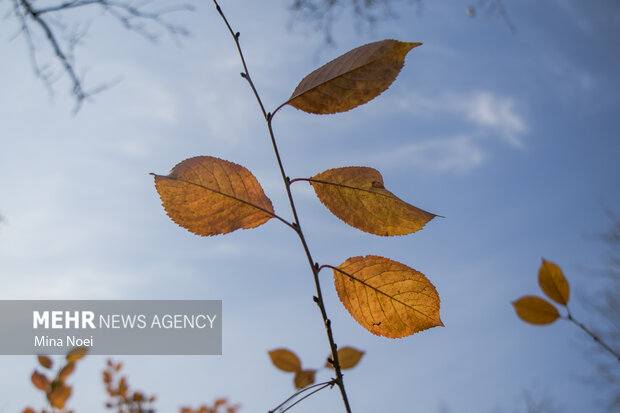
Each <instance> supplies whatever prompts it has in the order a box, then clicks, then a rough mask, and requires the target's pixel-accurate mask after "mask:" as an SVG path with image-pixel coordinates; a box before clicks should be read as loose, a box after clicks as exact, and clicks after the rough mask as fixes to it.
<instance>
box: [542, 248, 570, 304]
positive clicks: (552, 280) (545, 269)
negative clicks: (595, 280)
mask: <svg viewBox="0 0 620 413" xmlns="http://www.w3.org/2000/svg"><path fill="white" fill-rule="evenodd" d="M538 285H540V288H541V289H542V290H543V292H544V293H545V294H546V295H547V297H549V298H551V299H552V300H553V301H555V302H556V303H558V304H562V305H566V304H568V300H569V298H570V287H569V285H568V281H567V280H566V278H564V274H563V273H562V269H561V268H560V267H559V266H558V265H557V264H554V263H553V262H551V261H545V260H544V259H543V260H542V264H541V266H540V270H539V271H538Z"/></svg>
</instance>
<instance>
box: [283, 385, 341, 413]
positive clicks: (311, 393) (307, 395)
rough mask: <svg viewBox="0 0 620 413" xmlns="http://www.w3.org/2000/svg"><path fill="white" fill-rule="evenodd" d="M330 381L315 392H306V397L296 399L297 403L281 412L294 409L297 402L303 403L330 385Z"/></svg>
mask: <svg viewBox="0 0 620 413" xmlns="http://www.w3.org/2000/svg"><path fill="white" fill-rule="evenodd" d="M329 385H330V383H327V384H325V385H324V386H323V387H319V388H318V389H316V390H314V391H313V392H310V393H308V394H306V395H305V396H304V397H302V398H301V399H299V400H297V401H295V403H293V404H291V405H290V406H289V407H287V408H286V409H284V410H282V411H281V413H284V412H287V411H289V410H290V409H292V408H293V407H294V406H295V405H296V404H297V403H301V402H302V401H304V400H305V399H307V398H308V397H310V396H312V395H313V394H314V393H317V392H320V391H321V390H323V389H324V388H326V387H327V386H329Z"/></svg>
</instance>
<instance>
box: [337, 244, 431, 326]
mask: <svg viewBox="0 0 620 413" xmlns="http://www.w3.org/2000/svg"><path fill="white" fill-rule="evenodd" d="M334 283H335V286H336V291H337V292H338V297H339V298H340V301H342V304H343V305H344V306H345V308H346V309H347V310H348V311H349V313H350V314H351V315H352V316H353V318H355V320H356V321H357V322H358V323H360V324H361V325H362V326H363V327H364V328H366V329H367V330H368V331H370V332H371V333H373V334H376V335H379V336H384V337H389V338H401V337H405V336H409V335H411V334H414V333H416V332H418V331H422V330H426V329H428V328H431V327H436V326H443V323H442V322H441V319H440V317H439V296H438V295H437V290H436V289H435V287H434V286H433V284H431V282H430V281H429V280H428V279H427V278H426V277H425V276H424V274H422V273H421V272H419V271H416V270H414V269H413V268H409V267H408V266H406V265H404V264H401V263H399V262H397V261H393V260H390V259H388V258H383V257H377V256H374V255H367V256H366V257H353V258H349V259H348V260H346V261H345V262H344V263H343V264H342V265H340V266H339V267H338V270H336V269H334Z"/></svg>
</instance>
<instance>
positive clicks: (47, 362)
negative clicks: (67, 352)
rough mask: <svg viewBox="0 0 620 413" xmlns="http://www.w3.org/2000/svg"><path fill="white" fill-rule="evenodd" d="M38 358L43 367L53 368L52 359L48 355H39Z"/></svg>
mask: <svg viewBox="0 0 620 413" xmlns="http://www.w3.org/2000/svg"><path fill="white" fill-rule="evenodd" d="M37 359H38V360H39V364H40V365H42V366H43V367H45V368H46V369H51V368H52V364H53V363H52V360H51V359H50V358H49V357H47V356H37Z"/></svg>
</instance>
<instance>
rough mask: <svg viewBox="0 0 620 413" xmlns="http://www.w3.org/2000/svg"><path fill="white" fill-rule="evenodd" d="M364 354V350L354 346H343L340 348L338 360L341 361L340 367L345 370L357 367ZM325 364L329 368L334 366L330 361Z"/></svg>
mask: <svg viewBox="0 0 620 413" xmlns="http://www.w3.org/2000/svg"><path fill="white" fill-rule="evenodd" d="M363 355H364V352H363V351H360V350H357V349H354V348H353V347H343V348H341V349H338V361H339V362H340V368H341V369H342V370H345V369H350V368H353V367H355V366H356V365H357V363H359V362H360V360H361V358H362V356H363ZM325 365H326V366H327V367H329V368H332V369H333V368H334V366H333V365H332V363H330V362H329V361H328V362H327V363H325Z"/></svg>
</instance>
